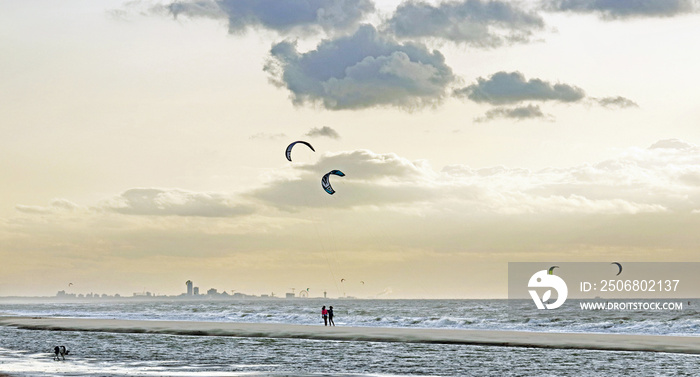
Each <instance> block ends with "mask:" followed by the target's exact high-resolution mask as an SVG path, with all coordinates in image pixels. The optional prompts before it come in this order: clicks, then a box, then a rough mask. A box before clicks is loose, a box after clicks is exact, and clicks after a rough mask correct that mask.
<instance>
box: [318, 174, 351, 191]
mask: <svg viewBox="0 0 700 377" xmlns="http://www.w3.org/2000/svg"><path fill="white" fill-rule="evenodd" d="M331 174H333V175H337V176H340V177H345V173H343V172H342V171H340V170H331V171H329V172H328V173H326V175H324V176H323V178H321V186H322V187H323V189H324V190H326V192H327V193H329V194H331V195H333V194H335V190H333V187H331V182H330V180H329V179H328V177H330V175H331Z"/></svg>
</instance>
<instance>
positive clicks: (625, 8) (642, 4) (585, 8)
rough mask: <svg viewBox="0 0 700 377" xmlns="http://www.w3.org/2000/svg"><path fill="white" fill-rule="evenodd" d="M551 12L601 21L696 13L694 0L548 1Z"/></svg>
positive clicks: (546, 5)
mask: <svg viewBox="0 0 700 377" xmlns="http://www.w3.org/2000/svg"><path fill="white" fill-rule="evenodd" d="M545 8H546V9H547V10H552V11H561V12H575V13H596V14H598V15H600V16H601V17H602V18H603V19H623V18H635V17H637V18H641V17H673V16H678V15H682V14H687V13H693V12H696V11H697V4H696V2H695V1H694V0H663V1H659V0H549V1H547V2H546V3H545Z"/></svg>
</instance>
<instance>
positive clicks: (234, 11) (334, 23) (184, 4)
mask: <svg viewBox="0 0 700 377" xmlns="http://www.w3.org/2000/svg"><path fill="white" fill-rule="evenodd" d="M164 9H165V11H167V12H168V13H170V14H172V15H173V16H175V17H178V16H180V15H185V16H189V17H204V18H214V19H227V20H228V28H229V32H230V33H232V34H238V33H243V32H245V31H246V30H247V29H248V28H255V27H260V28H265V29H270V30H274V31H276V32H279V33H280V34H286V33H289V32H291V31H293V30H298V31H307V32H310V31H313V30H315V29H323V30H325V31H327V32H329V31H335V30H337V31H347V30H351V29H354V28H355V27H356V26H357V25H358V23H359V22H360V21H361V20H362V19H363V18H364V17H365V16H366V15H367V14H369V13H371V12H373V11H374V4H373V3H372V2H371V1H370V0H284V1H279V0H192V1H175V2H173V3H171V4H169V5H167V6H165V7H164Z"/></svg>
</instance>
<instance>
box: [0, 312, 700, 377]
mask: <svg viewBox="0 0 700 377" xmlns="http://www.w3.org/2000/svg"><path fill="white" fill-rule="evenodd" d="M0 325H3V326H14V327H18V328H23V329H42V330H66V331H95V332H116V333H158V334H171V335H199V336H234V337H265V338H295V339H316V340H341V341H374V342H405V343H442V344H468V345H488V346H507V347H537V348H558V349H590V350H609V351H647V352H674V353H687V354H700V337H690V336H659V335H627V334H594V333H544V332H526V331H496V330H493V331H492V330H457V329H454V330H453V329H425V328H383V327H325V326H306V325H288V324H277V323H230V322H188V321H143V320H118V319H87V318H46V317H0ZM0 377H2V375H1V374H0Z"/></svg>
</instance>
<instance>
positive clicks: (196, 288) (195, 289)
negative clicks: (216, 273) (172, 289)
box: [194, 287, 199, 296]
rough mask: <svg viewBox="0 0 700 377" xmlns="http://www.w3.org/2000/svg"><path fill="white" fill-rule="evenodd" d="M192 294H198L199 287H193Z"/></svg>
mask: <svg viewBox="0 0 700 377" xmlns="http://www.w3.org/2000/svg"><path fill="white" fill-rule="evenodd" d="M194 295H195V296H199V287H194Z"/></svg>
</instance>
